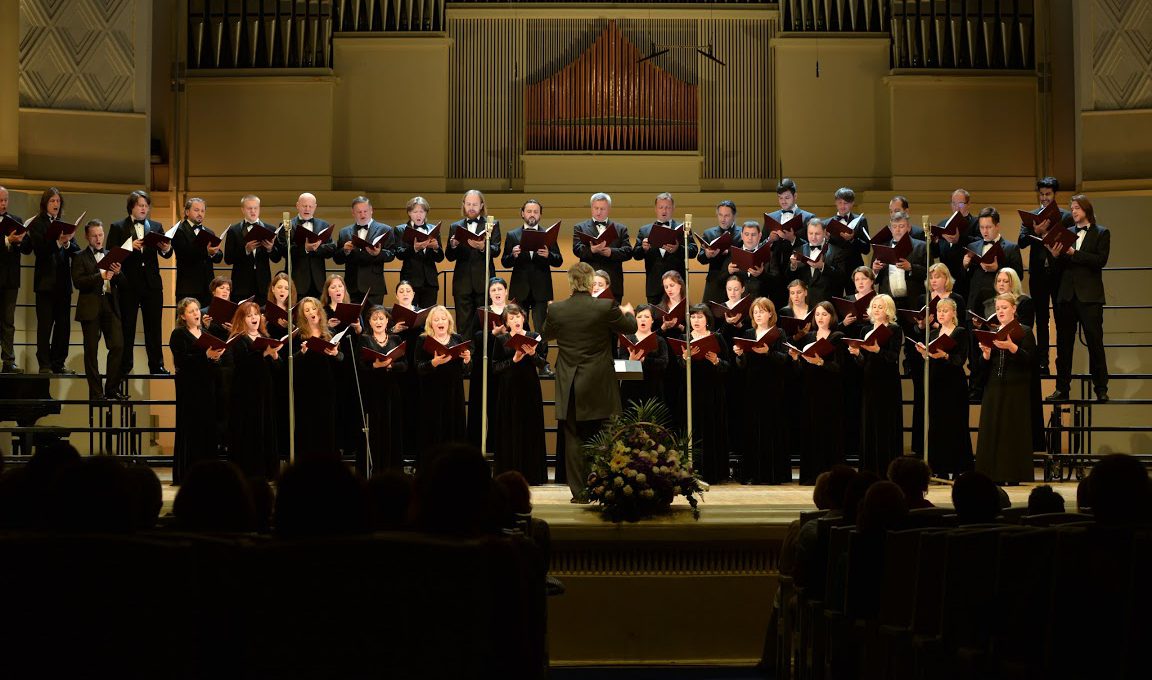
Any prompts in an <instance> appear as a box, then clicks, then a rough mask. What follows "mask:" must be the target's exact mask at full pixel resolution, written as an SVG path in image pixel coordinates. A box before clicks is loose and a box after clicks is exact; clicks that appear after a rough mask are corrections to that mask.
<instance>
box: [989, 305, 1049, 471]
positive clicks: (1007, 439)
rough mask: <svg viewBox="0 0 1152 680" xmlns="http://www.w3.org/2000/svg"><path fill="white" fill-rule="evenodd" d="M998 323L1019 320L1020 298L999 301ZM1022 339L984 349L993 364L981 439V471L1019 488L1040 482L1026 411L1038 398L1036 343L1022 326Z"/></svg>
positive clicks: (1026, 328) (1022, 325) (1006, 341)
mask: <svg viewBox="0 0 1152 680" xmlns="http://www.w3.org/2000/svg"><path fill="white" fill-rule="evenodd" d="M995 305H996V318H997V320H998V321H999V322H1000V325H1001V326H1003V325H1004V324H1007V323H1008V322H1010V321H1012V320H1013V319H1014V318H1016V312H1017V305H1016V296H1014V295H1012V294H1011V293H1001V294H999V295H997V296H996V297H995ZM1021 327H1022V328H1023V330H1024V333H1023V334H1021V335H1020V339H1019V340H1013V339H1012V338H1008V339H1006V340H996V341H995V342H994V345H995V346H994V347H987V346H984V345H980V352H981V354H983V356H984V360H985V361H986V362H987V363H988V367H989V370H988V386H987V388H986V389H985V390H984V399H983V401H982V402H981V404H980V434H979V437H978V438H977V440H976V469H977V470H978V471H979V472H981V473H983V474H985V475H988V476H989V477H991V478H992V480H993V481H995V482H1000V483H1005V484H1017V483H1019V482H1031V481H1033V480H1034V479H1035V475H1034V472H1033V469H1032V451H1033V449H1034V448H1035V447H1034V441H1033V432H1032V429H1033V428H1029V427H1024V425H1025V422H1022V421H1023V420H1024V419H1022V418H1021V417H1020V413H1021V410H1022V408H1027V405H1028V403H1029V400H1030V399H1032V398H1033V397H1035V396H1037V394H1036V391H1035V390H1033V387H1032V379H1033V375H1034V372H1035V364H1034V362H1033V353H1034V352H1035V351H1036V340H1035V339H1034V338H1033V337H1032V329H1031V328H1030V327H1028V326H1026V325H1024V324H1021Z"/></svg>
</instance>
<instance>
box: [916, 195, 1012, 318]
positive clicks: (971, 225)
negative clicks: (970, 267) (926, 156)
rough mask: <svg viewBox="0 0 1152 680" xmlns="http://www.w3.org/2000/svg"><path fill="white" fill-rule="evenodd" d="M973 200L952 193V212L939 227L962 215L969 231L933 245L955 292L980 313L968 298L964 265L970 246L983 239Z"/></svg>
mask: <svg viewBox="0 0 1152 680" xmlns="http://www.w3.org/2000/svg"><path fill="white" fill-rule="evenodd" d="M971 200H972V196H971V194H969V193H968V192H967V191H966V190H964V189H957V190H956V191H953V192H952V198H951V201H952V202H951V204H950V205H949V208H950V209H951V212H949V213H948V217H946V218H944V219H943V220H941V221H940V223H939V224H938V225H937V226H940V227H943V226H944V225H946V224H948V220H949V219H951V217H952V214H953V213H960V215H961V216H963V217H964V218H965V219H966V220H968V229H967V231H961V232H960V233H957V234H955V235H953V236H941V237H940V238H939V239H935V240H934V241H933V243H932V257H933V258H938V259H939V260H940V261H941V262H943V263H944V264H945V265H946V266H947V267H948V271H949V273H951V274H952V279H953V280H954V281H955V282H956V283H955V285H954V286H953V291H954V292H955V293H956V294H957V295H959V296H961V297H963V298H964V299H965V300H967V301H968V303H969V304H968V309H974V310H977V312H979V309H980V308H978V307H974V306H973V305H972V304H971V302H972V298H970V297H969V296H968V276H967V271H966V270H967V267H966V266H965V264H964V255H965V253H967V252H968V244H969V243H972V242H973V241H976V240H980V239H981V236H980V221H979V220H978V219H977V217H976V216H975V215H973V214H972V212H971V209H972V204H971ZM1017 273H1019V272H1017Z"/></svg>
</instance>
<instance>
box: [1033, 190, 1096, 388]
mask: <svg viewBox="0 0 1152 680" xmlns="http://www.w3.org/2000/svg"><path fill="white" fill-rule="evenodd" d="M1069 207H1070V208H1071V211H1070V212H1071V213H1072V221H1073V227H1074V228H1075V229H1076V243H1074V244H1072V245H1071V246H1069V247H1068V248H1067V249H1064V248H1061V247H1060V246H1059V245H1057V246H1056V247H1054V248H1048V252H1049V254H1050V255H1052V257H1053V258H1054V259H1055V262H1056V267H1057V268H1058V269H1059V279H1058V280H1059V285H1060V287H1059V289H1058V290H1057V292H1056V299H1055V308H1056V391H1055V392H1053V393H1052V394H1051V395H1049V397H1048V399H1049V400H1054V401H1055V400H1064V399H1067V398H1068V390H1069V389H1070V388H1071V386H1072V350H1073V348H1074V347H1075V346H1076V326H1077V324H1079V326H1080V328H1081V329H1083V331H1084V344H1085V345H1087V346H1088V372H1089V373H1091V374H1092V385H1093V387H1094V388H1095V391H1096V400H1097V401H1101V402H1104V401H1108V359H1107V357H1106V356H1105V354H1104V305H1105V304H1107V301H1106V300H1105V296H1104V275H1103V272H1104V267H1106V266H1107V265H1108V254H1109V250H1110V249H1111V244H1112V236H1111V233H1110V232H1109V231H1108V230H1107V229H1105V228H1104V227H1102V226H1100V225H1099V224H1096V211H1095V209H1094V208H1093V207H1092V202H1091V201H1090V200H1088V197H1087V196H1085V195H1084V194H1077V195H1075V196H1073V197H1072V200H1071V202H1070V203H1069Z"/></svg>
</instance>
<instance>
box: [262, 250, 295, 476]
mask: <svg viewBox="0 0 1152 680" xmlns="http://www.w3.org/2000/svg"><path fill="white" fill-rule="evenodd" d="M269 304H272V305H275V306H276V307H278V308H280V310H281V311H283V312H284V318H282V319H281V318H277V319H276V320H275V321H271V322H270V321H269V320H268V316H267V314H265V316H264V324H265V326H267V328H268V335H269V336H270V337H273V338H283V337H284V336H285V335H287V334H288V315H289V314H291V313H292V312H293V309H292V307H293V306H294V305H295V304H296V284H294V283H292V279H289V278H288V275H287V274H285V273H284V272H277V273H276V275H275V276H273V277H272V282H271V283H270V284H269V285H268V297H267V302H266V303H265V308H267V306H268V305H269ZM265 311H267V309H265ZM287 361H288V352H287V351H283V352H281V353H280V364H281V365H280V370H278V371H276V373H275V377H274V379H275V381H276V388H275V389H276V413H278V414H280V415H281V416H282V417H279V418H278V426H277V428H276V430H277V432H278V433H279V435H278V437H277V439H276V449H277V451H279V452H280V458H281V459H287V457H288V443H289V439H288V437H289V436H290V435H289V432H288V366H287Z"/></svg>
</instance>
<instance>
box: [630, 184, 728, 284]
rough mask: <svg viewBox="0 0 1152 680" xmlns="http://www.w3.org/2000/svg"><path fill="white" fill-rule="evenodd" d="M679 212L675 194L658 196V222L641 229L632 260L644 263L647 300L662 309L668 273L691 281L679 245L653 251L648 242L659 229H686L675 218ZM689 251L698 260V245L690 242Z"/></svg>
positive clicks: (674, 244) (666, 246)
mask: <svg viewBox="0 0 1152 680" xmlns="http://www.w3.org/2000/svg"><path fill="white" fill-rule="evenodd" d="M675 210H676V200H675V199H674V198H672V194H670V193H667V192H665V193H662V194H660V195H658V196H656V221H655V222H651V223H649V224H645V225H644V226H642V227H640V231H639V232H638V233H637V234H636V245H635V246H633V248H632V257H634V258H636V259H637V260H642V261H643V262H644V295H645V296H647V298H648V304H650V305H658V304H660V301H661V300H663V299H664V273H665V272H669V271H677V272H680V276H681V278H684V279H685V280H687V274H686V273H685V268H684V252H683V251H682V250H680V247H681V246H680V244H679V243H668V244H665V245H663V246H660V247H653V246H652V244H650V243H649V242H648V236H649V234H651V233H652V228H653V227H654V226H656V225H660V226H664V227H668V228H669V229H676V228H677V227H679V228H683V226H684V225H683V224H681V223H680V222H677V221H676V220H675V219H673V218H672V213H673V212H674V211H675ZM687 247H688V257H696V253H697V248H696V244H695V243H692V242H689V243H688V244H687ZM718 299H723V298H718Z"/></svg>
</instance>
